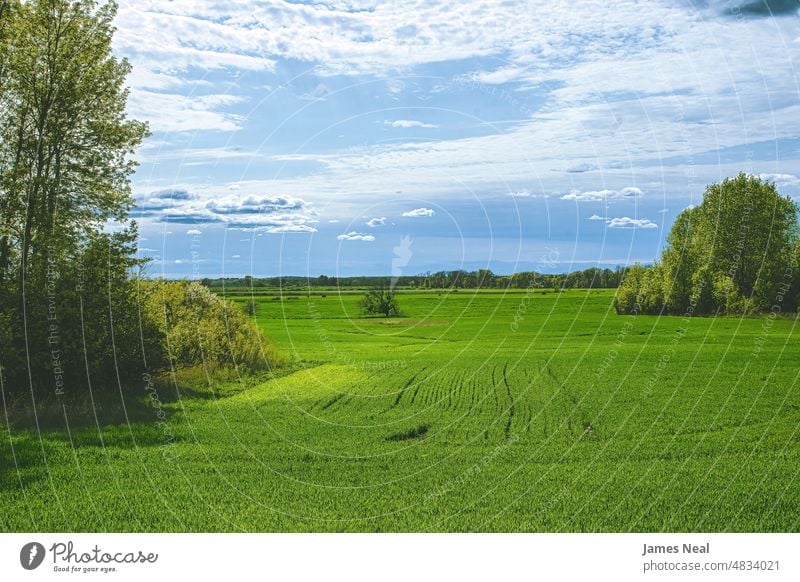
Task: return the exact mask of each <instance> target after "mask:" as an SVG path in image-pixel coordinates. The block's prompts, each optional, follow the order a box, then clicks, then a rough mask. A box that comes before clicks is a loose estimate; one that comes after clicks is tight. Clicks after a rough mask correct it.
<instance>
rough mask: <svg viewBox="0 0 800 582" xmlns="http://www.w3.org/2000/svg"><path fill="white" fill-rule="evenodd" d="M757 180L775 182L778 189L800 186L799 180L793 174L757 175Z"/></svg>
mask: <svg viewBox="0 0 800 582" xmlns="http://www.w3.org/2000/svg"><path fill="white" fill-rule="evenodd" d="M758 177H759V178H761V179H762V180H764V181H768V182H775V185H776V186H778V187H782V186H783V187H785V186H800V178H799V177H797V176H795V175H794V174H759V175H758Z"/></svg>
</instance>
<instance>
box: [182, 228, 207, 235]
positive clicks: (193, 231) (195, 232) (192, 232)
mask: <svg viewBox="0 0 800 582" xmlns="http://www.w3.org/2000/svg"><path fill="white" fill-rule="evenodd" d="M186 234H188V235H189V236H200V235H201V234H203V231H201V230H198V229H196V228H190V229H189V230H187V231H186Z"/></svg>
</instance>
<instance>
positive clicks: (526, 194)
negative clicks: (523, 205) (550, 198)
mask: <svg viewBox="0 0 800 582" xmlns="http://www.w3.org/2000/svg"><path fill="white" fill-rule="evenodd" d="M508 195H509V196H513V197H514V198H531V197H533V196H534V194H532V193H531V191H530V190H528V189H527V188H525V189H523V190H517V191H516V192H509V193H508Z"/></svg>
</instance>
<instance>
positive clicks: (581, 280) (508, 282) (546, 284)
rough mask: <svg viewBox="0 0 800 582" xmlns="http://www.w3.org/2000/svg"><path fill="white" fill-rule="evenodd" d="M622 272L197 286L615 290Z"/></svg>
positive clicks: (227, 281) (484, 272)
mask: <svg viewBox="0 0 800 582" xmlns="http://www.w3.org/2000/svg"><path fill="white" fill-rule="evenodd" d="M624 274H625V269H624V268H622V267H617V268H616V269H600V268H597V267H592V268H590V269H585V270H583V271H574V272H572V273H562V274H556V275H553V274H544V273H537V272H535V271H528V272H523V273H514V274H513V275H495V274H494V273H493V272H492V271H490V270H488V269H479V270H477V271H461V270H459V271H438V272H436V273H423V274H419V275H408V276H402V277H396V278H392V277H385V276H384V277H379V276H378V277H366V276H364V277H328V276H326V275H320V276H319V277H251V276H249V275H248V276H246V277H225V278H216V279H208V278H207V279H203V280H202V281H201V284H202V285H204V286H206V287H212V288H221V287H226V288H235V287H245V288H260V287H273V288H281V289H289V288H292V289H298V288H306V287H343V288H364V287H379V286H382V285H386V284H387V283H389V282H393V283H394V285H395V286H397V287H404V288H414V289H528V288H536V287H538V288H542V289H573V288H581V289H615V288H617V287H619V284H620V281H622V279H623V276H624Z"/></svg>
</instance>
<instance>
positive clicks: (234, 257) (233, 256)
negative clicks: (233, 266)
mask: <svg viewBox="0 0 800 582" xmlns="http://www.w3.org/2000/svg"><path fill="white" fill-rule="evenodd" d="M231 258H232V259H241V258H242V255H231Z"/></svg>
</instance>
